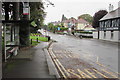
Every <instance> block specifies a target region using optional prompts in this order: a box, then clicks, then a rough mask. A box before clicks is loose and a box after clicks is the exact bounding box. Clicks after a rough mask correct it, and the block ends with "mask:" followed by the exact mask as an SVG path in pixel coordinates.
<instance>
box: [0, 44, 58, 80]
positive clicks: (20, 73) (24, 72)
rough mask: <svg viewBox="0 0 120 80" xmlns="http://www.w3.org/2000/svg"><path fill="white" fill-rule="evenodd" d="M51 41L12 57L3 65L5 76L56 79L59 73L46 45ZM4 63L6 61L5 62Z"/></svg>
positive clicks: (21, 51) (23, 50)
mask: <svg viewBox="0 0 120 80" xmlns="http://www.w3.org/2000/svg"><path fill="white" fill-rule="evenodd" d="M48 45H49V42H41V43H40V44H38V45H37V46H35V47H31V48H25V49H22V50H20V51H19V53H18V55H17V56H15V57H12V58H11V59H10V60H8V61H7V62H6V66H4V67H3V76H2V77H3V79H4V78H40V79H41V78H48V79H51V80H54V79H56V78H58V77H59V74H58V72H57V70H56V68H55V65H54V64H53V62H52V60H51V59H50V57H49V54H48V52H47V50H46V49H45V47H47V46H48ZM3 64H4V63H3Z"/></svg>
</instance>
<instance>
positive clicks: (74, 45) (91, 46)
mask: <svg viewBox="0 0 120 80" xmlns="http://www.w3.org/2000/svg"><path fill="white" fill-rule="evenodd" d="M48 35H49V36H51V38H52V39H54V40H56V41H57V44H58V45H59V46H62V48H64V49H65V50H68V51H70V52H72V53H74V54H75V55H79V57H80V58H81V59H83V60H84V61H87V62H88V63H91V64H94V63H98V64H99V65H100V66H102V67H105V68H108V69H110V70H112V71H114V72H118V43H113V42H107V41H102V40H96V39H79V38H76V37H73V36H68V35H58V34H53V33H48ZM58 49H59V48H58Z"/></svg>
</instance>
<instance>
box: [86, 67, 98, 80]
mask: <svg viewBox="0 0 120 80" xmlns="http://www.w3.org/2000/svg"><path fill="white" fill-rule="evenodd" d="M84 70H85V71H86V72H87V73H88V74H90V75H91V76H92V77H93V78H97V77H96V76H95V75H93V73H91V72H90V71H89V69H84Z"/></svg>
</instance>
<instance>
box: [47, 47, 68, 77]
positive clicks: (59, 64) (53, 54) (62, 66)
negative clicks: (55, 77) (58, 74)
mask: <svg viewBox="0 0 120 80" xmlns="http://www.w3.org/2000/svg"><path fill="white" fill-rule="evenodd" d="M52 46H53V45H51V48H49V50H51V55H52V56H54V57H56V56H55V54H54V53H53V49H52ZM56 61H57V63H58V64H59V65H60V66H61V68H62V69H63V70H64V72H65V73H66V74H67V76H68V77H69V76H70V74H69V73H68V72H67V70H66V69H65V68H64V66H63V65H62V64H61V63H60V61H59V60H58V59H56Z"/></svg>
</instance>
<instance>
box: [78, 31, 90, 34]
mask: <svg viewBox="0 0 120 80" xmlns="http://www.w3.org/2000/svg"><path fill="white" fill-rule="evenodd" d="M76 32H77V33H83V34H92V32H88V31H76Z"/></svg>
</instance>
